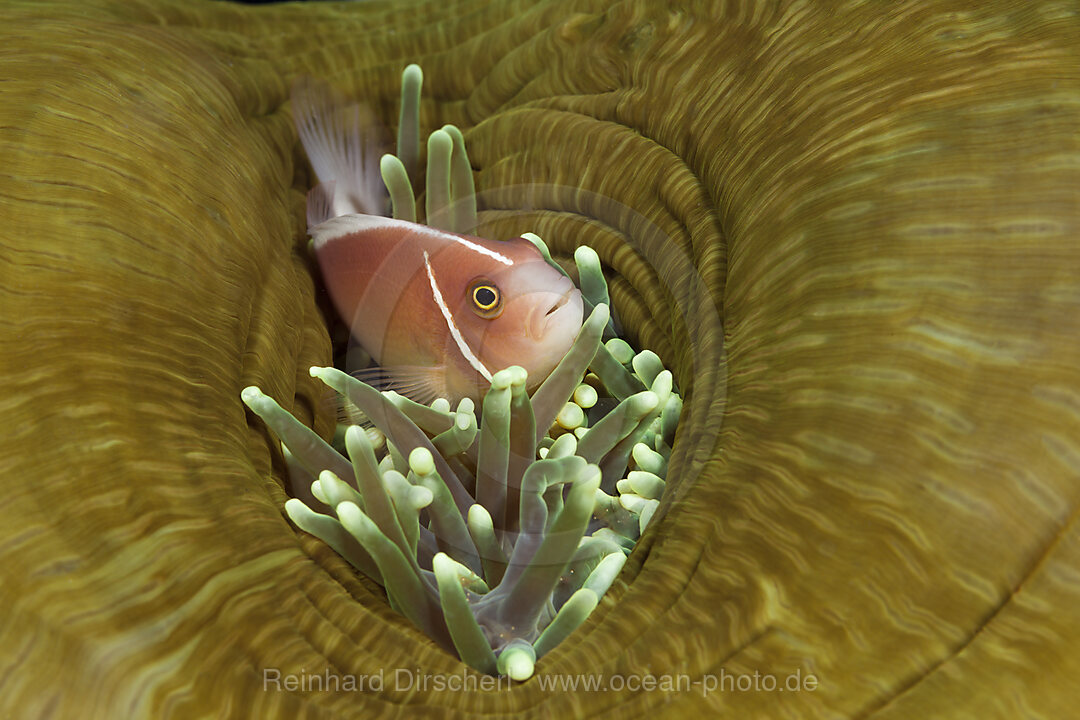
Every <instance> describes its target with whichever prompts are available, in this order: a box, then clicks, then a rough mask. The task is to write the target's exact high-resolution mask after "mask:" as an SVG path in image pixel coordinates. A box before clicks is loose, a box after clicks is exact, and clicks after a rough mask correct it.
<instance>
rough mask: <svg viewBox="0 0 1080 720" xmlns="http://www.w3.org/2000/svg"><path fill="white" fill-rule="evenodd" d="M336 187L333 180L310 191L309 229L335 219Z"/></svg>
mask: <svg viewBox="0 0 1080 720" xmlns="http://www.w3.org/2000/svg"><path fill="white" fill-rule="evenodd" d="M334 185H336V183H335V182H334V181H333V180H329V181H327V182H324V183H319V184H318V185H316V186H315V187H313V188H311V190H309V191H308V194H307V226H308V229H310V228H313V227H315V226H316V225H319V224H320V223H324V222H326V221H327V220H329V219H331V218H332V217H334Z"/></svg>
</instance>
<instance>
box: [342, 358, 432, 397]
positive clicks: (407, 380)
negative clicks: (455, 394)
mask: <svg viewBox="0 0 1080 720" xmlns="http://www.w3.org/2000/svg"><path fill="white" fill-rule="evenodd" d="M351 375H352V376H353V377H355V378H356V379H357V380H361V381H363V382H366V383H367V384H368V385H371V386H372V387H376V388H378V389H379V390H393V391H394V392H396V393H398V394H400V395H404V396H405V397H407V398H409V399H410V400H412V401H413V402H418V403H420V404H422V405H430V404H431V402H432V401H433V400H434V399H435V398H441V397H442V398H445V397H449V391H448V389H447V386H446V366H445V365H432V366H423V365H392V366H387V367H370V368H364V369H363V370H354V371H353V372H352V373H351Z"/></svg>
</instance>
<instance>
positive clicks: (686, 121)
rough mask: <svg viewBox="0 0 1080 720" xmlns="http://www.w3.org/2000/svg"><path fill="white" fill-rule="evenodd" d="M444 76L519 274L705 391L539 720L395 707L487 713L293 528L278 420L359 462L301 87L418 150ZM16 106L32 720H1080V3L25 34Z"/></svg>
mask: <svg viewBox="0 0 1080 720" xmlns="http://www.w3.org/2000/svg"><path fill="white" fill-rule="evenodd" d="M975 6H978V8H979V9H977V10H971V9H970V8H972V7H975ZM412 61H418V62H420V63H421V64H422V66H423V67H424V70H425V73H426V81H425V88H426V91H425V96H426V98H428V99H427V100H425V103H424V106H423V122H424V130H425V132H427V131H428V130H430V129H432V128H433V127H437V126H439V125H441V124H442V123H444V122H454V123H456V124H458V125H460V126H461V127H462V128H464V129H465V130H466V133H467V140H468V143H469V146H470V149H471V153H472V158H473V163H474V167H475V168H476V170H477V178H478V184H479V188H480V190H481V202H482V207H483V209H484V212H483V213H482V215H481V217H482V220H483V222H484V231H485V232H486V233H488V234H491V235H494V236H505V235H507V234H510V233H515V232H521V231H523V230H535V231H537V232H538V233H539V234H540V235H542V236H543V237H545V238H546V239H548V240H549V242H551V243H552V245H553V246H554V247H555V248H556V249H557V250H558V251H559V252H562V253H565V252H566V251H568V250H570V249H572V248H573V247H574V246H575V245H576V244H579V243H581V242H588V243H589V244H590V245H592V246H593V247H595V248H596V249H597V251H598V252H599V253H600V255H601V257H602V259H603V260H604V262H605V263H606V265H607V266H608V267H609V268H610V269H611V270H612V296H613V298H614V300H615V304H616V309H617V311H618V312H619V313H620V315H621V317H622V320H623V322H624V324H625V326H626V328H627V333H628V335H629V336H630V337H631V338H633V339H635V340H636V341H639V342H641V343H643V344H645V345H647V346H649V347H652V348H654V349H655V350H657V351H658V352H659V353H660V354H661V355H662V356H663V358H664V360H665V361H666V362H667V364H668V365H669V366H671V367H672V368H673V369H674V370H675V372H676V377H677V381H678V383H679V384H680V387H681V388H682V389H684V390H685V391H686V394H687V408H686V413H685V415H684V418H683V422H682V425H681V426H680V435H679V438H678V441H677V447H676V453H675V458H674V460H673V467H672V472H671V475H670V477H669V480H670V481H671V484H672V485H673V486H674V487H673V489H672V491H671V494H670V496H669V499H668V502H667V504H666V514H665V515H664V516H663V518H662V519H661V520H660V521H658V522H656V523H655V524H654V526H653V529H652V530H651V531H650V533H649V535H648V536H647V537H646V539H645V540H644V541H643V543H642V544H641V545H640V546H639V548H638V549H637V550H636V551H635V554H634V555H633V556H632V558H631V561H630V562H629V563H628V565H627V569H626V570H624V572H623V575H622V576H621V578H620V580H619V581H618V582H617V583H616V585H615V586H614V587H613V589H612V591H611V592H610V593H609V594H608V596H607V597H605V598H604V600H603V602H602V603H601V606H600V607H599V608H598V610H597V611H596V613H595V615H594V617H592V618H591V619H590V620H589V622H588V623H587V624H586V626H585V627H584V628H583V629H582V630H580V631H579V632H578V633H576V635H575V636H574V637H573V638H572V639H571V640H570V641H568V642H567V643H565V644H563V645H561V646H560V647H559V648H558V649H556V650H555V651H554V652H552V653H551V655H549V656H547V657H545V658H544V659H543V660H542V662H541V663H540V665H539V666H538V677H536V678H533V679H532V680H530V681H529V682H527V683H525V684H523V685H521V686H518V687H515V688H514V689H513V690H510V691H507V690H505V689H503V690H501V691H499V690H497V691H491V692H483V691H475V692H452V691H439V690H436V689H431V688H429V689H426V690H425V689H416V688H415V687H414V688H412V689H408V690H407V689H402V688H398V687H395V683H394V682H393V681H394V676H395V672H397V671H399V670H404V671H408V672H411V673H417V672H422V673H454V674H457V675H458V676H460V674H461V673H462V672H466V674H467V675H468V676H469V677H473V675H472V674H471V671H464V670H463V667H462V665H461V664H460V663H459V662H458V661H456V660H455V659H454V658H452V657H450V656H449V655H447V654H446V653H444V652H442V651H441V650H439V649H437V648H436V647H434V646H433V645H432V644H431V643H430V642H429V641H428V640H427V639H425V638H424V637H423V636H422V635H421V634H420V633H419V632H418V631H416V630H414V629H413V628H412V627H411V626H410V625H409V624H408V622H407V621H405V620H404V619H403V618H401V617H400V616H398V615H396V614H395V613H393V612H392V611H391V610H390V609H389V608H388V607H387V606H386V604H385V601H384V600H383V599H382V598H381V597H380V596H379V594H378V593H377V592H376V591H375V590H374V589H373V588H372V586H371V584H370V583H368V582H367V581H365V580H363V579H360V578H357V577H355V575H354V574H353V573H352V571H351V570H350V569H349V568H348V567H347V566H346V565H345V564H344V563H343V562H342V561H341V560H340V559H339V558H337V556H336V555H334V554H333V553H332V552H331V551H330V550H329V549H328V548H326V547H325V546H324V545H322V544H321V543H319V542H317V541H315V540H314V539H312V538H311V537H309V536H306V535H303V534H302V533H299V532H298V531H296V530H295V529H294V528H293V527H292V526H290V524H289V523H288V522H287V520H286V519H285V518H284V515H283V512H282V503H283V500H284V497H285V493H284V490H283V483H284V480H283V468H282V466H281V461H280V457H279V455H278V453H277V450H276V447H275V445H274V443H273V442H272V441H271V439H270V438H269V436H268V434H267V433H266V431H265V430H264V428H263V427H262V425H261V423H259V422H257V421H256V420H255V419H253V418H252V417H250V416H247V415H245V412H244V409H243V406H242V404H241V403H240V400H239V391H240V389H241V388H242V387H244V386H245V385H248V384H252V383H257V384H259V385H261V386H262V387H263V389H264V390H265V391H266V392H267V393H269V394H270V395H272V396H274V397H276V398H278V399H280V400H281V401H282V403H283V405H286V406H290V405H291V406H292V407H293V409H294V411H295V412H296V413H297V414H298V415H299V416H300V417H302V418H307V419H311V418H312V417H313V416H316V417H318V419H319V420H318V423H317V425H318V427H319V429H320V430H321V431H324V432H325V431H326V430H327V429H328V427H329V422H330V420H331V418H330V412H329V408H328V406H327V404H326V402H325V400H324V397H323V395H322V393H321V391H320V390H319V389H318V388H317V387H316V386H315V385H314V383H313V381H311V380H310V379H309V378H308V377H307V375H306V368H307V367H308V366H309V365H310V364H312V363H326V362H328V359H329V352H330V344H329V340H328V336H327V330H326V322H325V320H324V318H323V315H322V314H321V312H320V310H319V305H318V302H319V294H318V292H317V289H316V288H317V284H316V281H315V280H314V279H313V274H312V268H311V266H310V264H309V263H308V261H307V259H306V256H305V252H304V234H303V230H302V224H301V215H302V212H301V207H302V193H303V191H304V190H305V189H306V187H307V183H308V181H309V178H308V175H307V171H306V166H305V165H304V163H303V162H302V156H301V155H300V153H299V150H298V148H297V143H296V138H295V134H294V131H293V129H292V126H291V120H290V116H289V109H288V104H287V98H288V87H289V83H290V82H291V80H292V78H293V77H295V76H296V75H297V74H299V73H302V72H304V73H310V74H314V75H317V76H321V77H326V78H328V79H330V80H331V81H332V82H334V83H335V84H336V85H338V86H339V87H341V88H342V89H343V90H347V91H349V92H352V93H354V94H357V95H361V96H363V97H366V98H368V99H369V100H370V101H371V102H372V104H373V107H374V109H375V110H376V112H377V114H378V115H379V116H380V117H382V118H384V119H385V120H386V121H387V122H388V123H391V124H392V123H393V118H394V117H395V113H396V105H395V96H396V93H397V83H398V79H397V78H398V73H399V72H400V70H401V68H402V67H403V66H404V65H405V64H406V63H408V62H412ZM0 100H2V102H0V217H2V218H3V221H4V222H3V231H2V233H0V321H2V323H3V326H2V327H3V330H2V334H0V341H2V346H0V379H2V382H3V393H2V395H0V417H3V418H4V420H3V432H2V434H0V435H2V436H0V472H2V477H3V478H4V502H3V506H2V508H3V509H2V510H0V716H3V717H15V718H34V717H55V718H68V717H80V718H96V717H100V718H118V717H130V718H135V717H146V718H173V717H174V718H189V717H227V716H232V717H260V718H270V717H282V718H285V717H290V718H292V717H307V718H331V717H334V718H351V717H355V718H379V717H426V718H458V717H466V716H472V715H483V716H485V717H558V718H570V717H582V718H584V717H589V718H596V717H612V718H614V717H618V718H635V717H646V716H648V717H729V718H816V717H820V718H842V717H852V718H867V717H877V718H922V717H958V718H959V717H971V718H1062V717H1067V716H1069V715H1070V714H1071V713H1073V712H1074V711H1073V710H1072V708H1074V707H1075V706H1076V705H1077V704H1078V703H1080V683H1077V678H1078V677H1080V649H1078V648H1080V532H1078V530H1077V523H1076V508H1077V506H1078V502H1080V482H1078V481H1077V477H1078V474H1080V370H1078V368H1080V243H1078V242H1077V240H1078V236H1080V9H1078V8H1077V6H1076V4H1075V3H1073V2H1065V1H1061V2H1050V1H1046V2H1029V1H1028V0H1016V1H1015V2H991V3H978V4H973V3H962V2H950V1H947V0H907V1H906V2H905V1H902V0H898V1H897V2H890V3H880V2H869V1H866V2H858V1H854V0H852V1H849V2H838V3H812V2H798V1H794V0H792V1H788V2H784V1H781V2H766V1H764V0H757V1H751V0H743V1H741V2H740V1H738V0H730V1H727V2H724V1H720V0H718V1H717V2H712V3H705V2H700V3H694V2H678V1H675V2H670V3H655V2H641V1H639V2H627V3H623V2H599V1H589V0H577V1H576V2H572V1H570V0H553V1H551V2H525V1H524V0H522V1H520V2H502V3H497V4H490V3H487V2H480V1H479V0H472V1H462V2H456V3H446V2H434V1H432V2H429V3H417V4H410V5H405V4H394V5H392V6H391V5H387V4H378V3H356V4H321V3H320V4H311V5H298V6H288V5H285V6H273V7H262V8H255V7H238V6H231V5H227V4H223V3H210V2H192V1H190V0H157V1H150V0H143V1H142V2H139V1H128V0H125V1H123V2H121V1H120V0H112V1H109V0H96V1H93V2H89V3H84V2H74V1H72V2H61V1H57V2H41V1H36V0H35V1H34V2H29V1H26V2H7V3H5V4H4V5H3V6H2V7H0ZM526 208H527V209H528V211H526V212H523V209H526ZM721 321H722V324H721ZM721 345H723V348H722V347H721ZM271 668H272V669H277V670H280V671H281V672H282V673H283V674H288V673H301V672H303V673H308V674H319V675H322V674H324V673H327V672H328V673H331V674H337V675H346V674H353V675H356V676H360V675H372V674H375V673H378V672H379V671H382V672H383V673H384V676H385V678H386V682H385V685H384V688H383V689H382V690H374V691H367V692H319V691H312V690H294V691H285V690H282V691H277V690H274V689H270V690H266V689H264V684H263V678H264V671H265V670H267V669H271ZM797 671H798V672H800V673H802V675H803V676H805V675H806V674H808V673H810V674H813V675H814V676H815V678H816V679H817V681H818V687H817V689H816V690H813V691H805V690H804V691H802V692H790V691H789V692H763V691H758V692H755V691H753V690H750V691H743V692H740V691H738V690H737V689H732V688H731V687H730V686H729V687H727V688H725V689H716V690H715V691H713V692H711V693H707V692H703V688H702V685H701V684H700V682H699V681H702V680H704V679H707V678H708V677H710V676H713V677H716V678H717V680H718V681H722V680H723V677H727V678H728V682H729V684H730V682H732V681H733V680H734V679H735V678H736V677H738V676H739V675H740V674H742V675H749V676H751V677H752V675H753V673H755V672H757V673H759V676H761V675H765V674H771V675H773V676H775V677H777V678H779V681H780V682H781V683H782V682H783V681H784V678H785V677H786V676H787V675H788V674H789V673H794V672H797ZM581 673H597V674H603V676H604V678H603V681H604V682H608V683H611V682H613V681H615V682H617V679H615V678H613V676H614V675H615V674H624V675H630V676H634V677H638V676H640V675H642V674H644V673H653V674H657V675H661V674H664V673H670V674H683V675H685V676H686V679H687V680H689V681H692V682H695V683H698V684H695V685H693V687H692V689H691V690H689V691H687V692H676V693H664V692H660V691H659V690H657V691H651V692H649V691H637V692H632V691H626V690H623V691H614V690H613V691H609V692H586V691H584V690H578V691H576V692H574V691H570V692H562V691H558V692H557V691H552V690H545V689H544V688H543V687H542V685H541V681H542V680H544V679H545V678H547V679H555V680H556V682H563V681H565V680H566V679H567V678H570V677H571V676H573V675H575V674H581ZM722 674H723V677H722ZM684 682H685V681H684ZM745 682H746V681H744V683H745Z"/></svg>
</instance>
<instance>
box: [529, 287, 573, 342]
mask: <svg viewBox="0 0 1080 720" xmlns="http://www.w3.org/2000/svg"><path fill="white" fill-rule="evenodd" d="M567 284H568V285H569V287H568V288H567V289H566V292H564V293H562V294H561V295H556V294H554V293H551V296H550V297H551V301H550V303H548V305H547V307H546V308H545V307H543V306H541V307H538V308H537V312H536V313H535V314H534V315H533V317H534V321H533V323H531V324H532V326H533V333H532V335H533V337H535V338H537V339H540V338H543V337H544V336H545V335H546V334H547V332H548V329H549V327H550V326H551V324H552V323H556V322H559V320H560V318H562V317H563V316H565V315H566V314H567V313H569V312H573V311H574V309H575V308H576V309H577V312H578V314H579V315H580V313H581V291H580V290H578V289H577V288H576V287H574V284H573V283H570V282H568V283H567ZM541 310H542V312H540V311H541Z"/></svg>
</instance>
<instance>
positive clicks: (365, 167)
mask: <svg viewBox="0 0 1080 720" xmlns="http://www.w3.org/2000/svg"><path fill="white" fill-rule="evenodd" d="M292 105H293V121H294V122H295V124H296V130H297V133H298V134H299V135H300V142H301V143H303V145H304V151H305V152H306V153H307V156H308V160H309V161H310V162H311V167H312V168H313V169H314V170H315V174H316V175H318V177H319V181H320V182H321V183H329V182H333V183H335V186H334V188H333V192H332V193H331V197H332V200H333V202H332V205H331V208H332V214H331V217H336V216H338V215H345V214H348V213H370V214H373V215H381V214H383V213H384V212H385V211H386V201H387V193H386V189H385V187H384V186H383V183H382V176H381V175H380V173H379V159H380V157H381V156H382V150H383V145H384V143H383V142H382V141H381V139H380V135H381V132H380V128H379V124H378V121H377V120H376V119H375V115H374V113H372V112H371V110H370V109H369V108H368V107H367V106H365V105H361V104H360V103H347V102H346V101H345V100H344V99H343V98H341V97H340V96H338V95H337V94H336V93H334V91H333V90H332V89H331V88H330V86H329V85H327V84H326V83H324V82H320V81H317V80H315V79H314V78H311V77H301V78H299V79H297V81H296V82H295V83H294V85H293V89H292ZM309 224H311V223H309Z"/></svg>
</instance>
